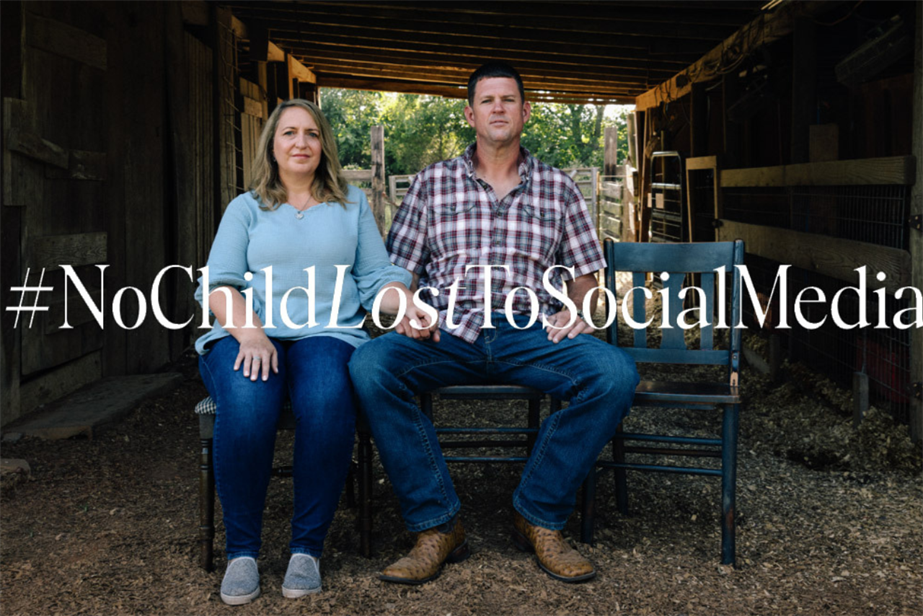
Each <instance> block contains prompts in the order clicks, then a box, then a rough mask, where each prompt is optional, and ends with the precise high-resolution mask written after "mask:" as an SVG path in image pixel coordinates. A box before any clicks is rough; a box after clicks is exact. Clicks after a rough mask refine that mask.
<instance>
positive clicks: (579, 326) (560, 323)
mask: <svg viewBox="0 0 923 616" xmlns="http://www.w3.org/2000/svg"><path fill="white" fill-rule="evenodd" d="M571 319H574V322H573V323H572V324H571V325H570V326H569V327H565V326H566V325H567V323H568V322H569V321H570V320H571ZM548 323H549V326H548V327H547V328H546V329H547V330H548V339H549V340H551V341H552V342H554V343H555V344H557V343H558V342H561V341H562V340H564V337H565V336H566V337H568V338H576V337H577V336H579V335H580V334H592V333H593V332H594V331H595V330H594V329H593V328H592V327H590V326H589V325H587V322H586V321H584V320H583V317H581V316H580V315H579V314H574V313H572V312H570V311H568V310H562V311H561V312H556V313H555V314H553V315H551V316H550V317H548ZM552 325H553V326H554V327H560V328H561V329H554V327H551V326H552Z"/></svg>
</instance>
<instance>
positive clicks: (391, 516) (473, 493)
mask: <svg viewBox="0 0 923 616" xmlns="http://www.w3.org/2000/svg"><path fill="white" fill-rule="evenodd" d="M752 343H753V344H754V345H756V346H758V341H752ZM177 368H178V369H180V370H182V371H183V372H184V374H185V375H186V376H187V377H188V378H187V380H186V382H185V383H184V384H183V385H182V386H181V387H180V388H179V389H178V390H176V391H174V392H172V393H170V394H168V395H164V396H162V397H160V398H157V399H152V400H148V401H146V402H144V403H142V404H141V405H139V407H138V408H137V409H136V410H135V411H134V412H133V413H132V414H131V415H130V416H129V417H128V418H127V419H125V420H123V421H121V422H119V423H118V424H117V425H115V426H113V427H112V428H110V429H109V430H107V431H105V432H102V433H101V434H98V435H97V436H96V437H95V438H94V439H93V440H86V439H72V440H67V441H42V440H38V439H33V438H23V439H21V440H19V441H18V442H16V443H6V442H5V443H3V457H4V458H22V459H25V460H27V461H28V463H29V464H30V465H31V469H32V472H31V474H30V475H29V476H28V478H23V477H22V476H7V477H4V479H3V490H2V515H0V521H2V527H0V533H2V535H0V538H2V548H0V549H2V552H0V564H2V566H0V583H2V587H0V588H2V590H0V608H2V613H3V614H5V615H10V616H12V615H17V614H23V615H51V614H67V615H70V614H176V615H179V614H190V615H191V614H230V613H238V614H306V613H310V614H315V613H317V614H320V613H324V614H326V613H331V614H439V615H447V614H451V615H453V616H461V615H465V614H577V613H579V614H619V613H625V614H708V615H712V614H848V615H856V614H874V615H876V616H878V615H884V614H913V615H918V614H921V613H923V596H921V587H923V507H921V504H923V498H921V497H923V490H921V488H923V484H921V475H920V452H919V451H918V449H917V448H914V447H913V446H912V445H911V444H910V441H909V440H908V438H907V431H906V428H905V427H901V426H895V425H893V424H892V423H891V420H890V417H889V416H888V415H887V413H884V412H880V411H873V412H872V413H870V417H869V419H868V420H867V421H866V422H865V424H863V427H862V429H861V430H859V431H855V430H853V429H852V428H851V425H850V421H851V419H850V415H849V403H848V400H849V395H848V392H845V391H843V390H841V389H839V388H837V387H835V386H833V385H832V384H830V383H829V382H827V381H824V380H822V379H821V380H820V381H818V379H817V377H816V376H814V375H811V374H810V373H808V372H807V371H806V370H804V369H803V368H801V367H799V366H786V372H785V374H786V378H785V381H784V384H782V385H773V384H772V383H770V382H769V381H768V379H767V378H765V377H762V376H760V375H758V374H757V373H755V372H754V371H746V372H745V373H744V375H743V380H742V384H743V392H744V395H745V400H746V401H745V404H744V407H743V412H742V415H741V443H740V450H739V451H740V460H739V471H738V476H739V480H738V503H737V504H738V547H737V555H738V567H737V568H736V569H734V568H730V567H725V566H721V565H720V564H719V545H720V528H719V521H718V520H719V486H718V481H717V480H715V479H711V478H703V477H676V476H671V475H664V474H642V473H634V474H631V475H629V488H630V490H631V509H632V514H631V515H629V516H627V517H624V516H621V515H619V514H618V513H617V511H616V508H615V503H614V497H613V486H612V482H611V480H610V478H609V476H608V475H607V476H605V477H602V478H601V481H600V486H599V497H598V498H599V500H598V501H597V503H598V511H599V514H598V522H597V543H596V545H595V546H593V547H589V546H585V545H582V544H579V543H578V544H576V545H577V546H578V547H579V549H580V550H581V551H582V552H583V553H584V554H585V555H587V556H588V557H589V558H591V559H592V560H593V561H594V562H595V563H596V565H597V569H598V571H599V575H598V577H597V578H596V580H594V581H592V582H589V583H585V584H580V585H566V584H561V583H558V582H555V581H552V580H550V579H549V578H548V577H547V576H545V575H544V574H543V573H542V572H541V571H540V570H539V569H538V568H537V566H536V565H535V563H534V561H533V560H532V557H531V556H529V555H526V554H523V553H520V552H518V551H517V550H516V549H515V547H514V546H513V544H512V543H511V541H510V540H509V530H510V527H511V516H512V508H511V505H510V496H511V494H512V492H513V490H514V489H515V486H516V482H517V477H518V473H519V471H520V468H519V467H518V466H517V467H513V466H509V465H507V466H500V465H492V466H485V465H480V464H465V465H455V466H453V467H452V469H453V475H454V477H455V480H456V487H457V490H458V493H459V495H460V497H461V498H462V502H463V510H462V520H463V521H464V524H465V526H466V529H467V531H468V535H469V540H470V542H471V545H472V549H473V555H472V558H471V559H469V560H468V561H466V562H464V563H461V564H457V565H449V566H448V567H447V568H446V569H445V572H444V574H443V575H442V577H440V578H439V579H438V580H436V581H434V582H431V583H429V584H426V585H424V586H422V587H416V588H409V587H404V586H398V585H391V584H385V583H383V582H380V581H379V580H378V579H377V572H378V571H379V569H380V568H381V567H383V566H384V565H385V564H386V563H388V562H390V561H391V560H393V559H396V558H397V557H399V556H400V555H402V554H403V553H404V552H405V551H407V550H408V549H409V548H410V546H411V545H412V537H411V536H410V535H409V534H408V533H407V532H405V531H404V530H403V527H402V525H401V522H400V517H399V513H398V510H397V502H396V500H395V499H394V497H393V496H392V494H391V488H390V484H389V483H388V481H387V479H386V478H385V475H384V473H383V472H382V470H381V468H380V467H379V466H376V479H375V493H374V500H375V537H374V555H373V557H372V559H370V560H368V559H365V558H363V557H362V556H360V555H359V553H358V538H357V534H356V532H355V511H354V510H350V509H347V508H346V507H345V499H344V503H343V504H342V506H341V508H340V510H339V511H338V513H337V515H336V519H335V521H334V523H333V526H332V529H331V531H330V535H329V537H328V541H327V551H326V552H325V555H324V558H323V560H322V573H323V576H324V592H322V593H320V594H318V595H315V596H310V597H306V598H304V599H299V600H289V599H284V598H283V597H282V594H281V592H280V587H281V583H282V576H283V574H284V571H285V566H286V563H287V554H286V547H287V542H288V533H289V523H288V517H289V516H290V513H291V496H290V490H291V488H290V485H291V484H290V481H289V480H286V479H274V480H273V483H272V485H271V488H270V495H269V501H268V506H267V511H266V516H265V521H264V553H263V556H262V558H261V562H260V568H261V571H262V589H263V595H262V596H261V597H260V598H259V599H257V600H256V601H255V602H254V603H252V604H250V605H248V606H245V607H240V608H231V607H228V606H225V605H224V604H223V603H221V601H220V599H219V597H218V587H219V585H220V582H221V575H222V573H223V567H222V566H219V568H218V570H217V571H215V572H213V573H206V572H205V571H203V570H201V569H200V568H199V567H198V564H197V553H198V552H197V543H196V539H197V504H196V503H197V472H198V459H197V456H198V438H197V436H198V435H197V424H196V421H195V418H194V416H193V413H192V408H193V406H194V405H195V403H196V402H197V401H198V400H199V399H200V398H202V397H203V396H204V395H205V389H204V387H203V386H202V384H201V381H199V380H198V378H197V374H196V369H195V364H194V358H193V357H190V356H187V357H185V358H184V360H183V361H182V362H180V364H179V365H178V366H177ZM437 412H445V411H439V410H437ZM451 412H452V415H453V416H458V415H459V414H464V415H472V414H475V413H476V414H478V416H479V417H482V418H485V419H486V420H487V421H495V422H506V421H509V417H510V416H511V415H513V414H514V413H512V412H511V408H510V407H508V406H503V405H500V406H498V405H497V404H496V403H494V404H492V405H487V406H484V407H483V408H478V407H475V406H463V405H459V404H458V403H456V406H453V407H452V411H451ZM652 415H653V414H652V413H648V412H645V409H635V411H633V413H632V417H631V418H630V419H629V421H630V422H632V423H631V424H629V426H628V427H629V428H630V429H632V430H635V429H638V430H641V429H644V426H645V424H646V423H648V422H650V421H652V419H651V416H652ZM520 416H522V414H520ZM661 417H662V418H661V419H659V420H658V425H659V426H661V427H663V426H667V428H668V429H682V428H688V427H690V426H691V425H692V421H693V420H694V419H696V418H695V417H694V416H693V414H692V412H691V411H671V412H668V413H667V414H666V416H665V417H663V416H662V415H661ZM710 420H711V421H710V423H711V426H712V427H715V426H717V425H718V421H717V420H718V418H717V417H713V418H710ZM447 421H448V420H447ZM458 423H461V421H458ZM290 451H291V443H290V441H289V440H287V438H280V442H279V444H278V446H277V456H278V457H279V459H284V458H285V457H286V456H287V455H290ZM219 520H220V512H219ZM578 523H579V515H577V514H575V515H574V516H572V519H571V522H570V525H569V527H568V529H567V531H566V532H567V534H568V535H569V537H571V539H572V540H576V538H577V537H578V535H579V531H578ZM223 540H224V536H223V529H222V526H221V524H220V522H219V524H218V537H217V538H216V558H217V561H218V563H219V565H220V564H221V563H222V558H223Z"/></svg>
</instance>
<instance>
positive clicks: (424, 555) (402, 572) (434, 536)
mask: <svg viewBox="0 0 923 616" xmlns="http://www.w3.org/2000/svg"><path fill="white" fill-rule="evenodd" d="M469 556H471V550H470V549H469V548H468V541H467V540H466V539H465V529H464V528H462V525H461V521H459V520H456V521H455V528H453V529H452V530H451V531H450V532H448V533H440V532H439V531H438V530H437V529H435V528H428V529H426V530H424V531H423V532H422V533H420V534H419V535H417V544H416V545H415V546H413V549H412V550H410V554H408V555H407V556H405V557H404V558H402V559H400V560H399V561H397V562H396V563H394V564H392V565H388V566H387V567H385V569H384V570H383V571H382V572H381V575H379V576H378V578H379V579H380V580H383V581H385V582H396V583H398V584H414V585H416V584H423V583H424V582H429V581H430V580H435V579H436V578H437V577H439V574H440V573H442V566H443V565H444V564H445V563H460V562H461V561H463V560H465V559H466V558H468V557H469Z"/></svg>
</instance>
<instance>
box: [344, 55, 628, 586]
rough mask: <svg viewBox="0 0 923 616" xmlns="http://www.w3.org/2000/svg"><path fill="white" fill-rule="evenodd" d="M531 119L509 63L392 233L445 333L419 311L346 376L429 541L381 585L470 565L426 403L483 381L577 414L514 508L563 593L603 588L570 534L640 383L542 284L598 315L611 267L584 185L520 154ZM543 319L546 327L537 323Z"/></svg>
mask: <svg viewBox="0 0 923 616" xmlns="http://www.w3.org/2000/svg"><path fill="white" fill-rule="evenodd" d="M530 112H531V107H530V105H529V103H528V102H526V101H525V99H524V92H523V85H522V79H521V78H520V76H519V74H518V73H517V72H516V71H515V69H513V68H512V67H510V66H509V65H506V64H503V63H489V64H486V65H484V66H482V67H480V68H479V69H477V70H476V71H475V72H474V73H473V74H472V75H471V78H470V80H469V82H468V106H467V107H465V117H466V119H467V120H468V123H469V124H470V125H471V126H472V127H473V128H474V129H475V132H476V134H477V141H476V143H475V144H474V145H472V146H470V147H469V148H468V149H467V151H466V152H465V154H464V155H463V156H460V157H458V158H455V159H452V160H448V161H443V162H440V163H436V164H434V165H431V166H430V167H428V168H426V169H424V170H423V171H421V172H420V173H419V174H418V175H417V176H416V179H415V180H414V182H413V185H412V186H411V188H410V190H409V192H408V193H407V196H406V197H404V201H403V203H402V205H401V207H400V208H399V210H398V212H397V215H396V216H395V219H394V222H393V224H392V226H391V232H390V235H389V237H388V250H389V252H390V253H391V258H392V261H393V262H394V263H395V264H396V265H399V266H402V267H405V268H407V269H408V270H410V272H411V273H412V274H413V275H414V279H415V281H416V282H418V284H419V286H420V287H421V288H425V287H428V288H430V289H431V290H430V291H429V292H428V301H429V303H430V304H431V305H432V306H433V307H434V308H436V309H437V310H438V311H439V320H438V322H433V323H430V324H429V325H430V326H429V327H427V328H423V327H421V326H422V325H424V324H425V323H420V321H425V319H423V318H422V317H423V312H422V311H415V310H413V309H412V310H411V311H410V315H411V316H415V317H416V319H415V320H414V323H413V325H412V324H411V319H410V318H405V319H404V320H403V321H402V322H401V323H400V324H399V325H398V327H397V328H396V332H393V333H389V334H386V335H384V336H381V337H379V338H377V339H375V340H372V341H371V342H369V343H367V344H365V345H363V346H362V347H360V348H359V349H358V350H357V351H356V353H355V354H354V355H353V358H352V360H351V361H350V374H351V376H352V379H353V382H354V384H355V387H356V391H357V394H358V395H359V397H360V400H361V402H362V406H363V409H364V412H365V413H366V416H367V417H368V421H369V425H370V427H371V430H372V435H373V436H374V438H375V443H376V445H377V447H378V451H379V453H380V456H381V461H382V464H383V465H384V467H385V470H386V471H387V473H388V476H389V477H390V479H391V484H392V485H393V487H394V490H395V492H396V494H397V496H398V499H399V500H400V505H401V513H402V515H403V517H404V521H405V524H406V525H407V528H408V529H409V530H410V531H411V532H416V533H419V534H418V536H417V542H416V545H415V547H414V548H413V549H412V550H411V552H410V553H409V554H408V555H407V556H406V557H404V558H402V559H401V560H399V561H398V562H396V563H394V564H392V565H390V566H388V567H386V568H385V569H384V571H383V572H382V574H381V576H380V577H381V579H382V580H385V581H389V582H398V583H404V584H421V583H423V582H426V581H429V580H432V579H434V578H436V577H437V576H438V575H439V573H440V572H441V569H442V566H443V565H444V563H446V562H450V563H451V562H460V561H462V560H464V559H465V558H467V557H468V555H469V550H468V543H467V541H466V539H465V532H464V530H463V529H462V525H461V521H460V520H459V516H458V512H459V509H460V506H461V505H460V503H459V500H458V497H457V496H456V494H455V490H454V488H453V486H452V480H451V478H450V477H449V473H448V470H447V468H446V463H445V460H444V459H443V457H442V453H441V451H440V449H439V443H438V441H437V439H436V434H435V431H434V428H433V425H432V423H431V422H430V421H429V420H428V419H427V418H426V417H425V416H424V415H423V413H422V412H421V411H420V409H419V407H418V406H417V404H416V402H415V399H414V396H415V395H416V394H419V393H420V392H426V391H430V390H433V389H436V388H438V387H443V386H447V385H458V384H467V383H485V382H492V383H514V384H519V385H527V386H529V387H534V388H536V389H540V390H542V391H544V392H546V393H548V394H550V395H551V396H553V397H555V398H558V399H561V400H568V401H569V402H570V403H569V405H568V406H567V408H565V409H563V410H561V411H559V412H557V413H555V414H554V415H552V416H551V417H549V418H548V419H546V420H545V421H544V422H543V423H542V426H541V428H540V430H539V433H538V436H537V440H536V443H535V447H534V448H533V450H532V455H531V456H530V457H529V460H528V462H527V463H526V466H525V469H524V471H523V474H522V479H521V482H520V484H519V487H518V488H517V490H516V492H515V493H514V494H513V507H514V509H515V513H514V520H513V523H514V524H513V525H514V528H513V538H514V541H515V542H516V545H517V546H518V547H520V548H521V549H523V550H528V551H534V552H535V553H536V555H537V559H538V564H539V566H540V567H541V568H542V569H543V570H544V571H545V572H546V573H548V574H549V575H550V576H551V577H553V578H555V579H558V580H561V581H564V582H578V581H583V580H588V579H590V578H592V577H594V576H595V575H596V571H595V570H594V568H593V565H592V564H591V563H590V562H589V561H587V560H586V559H585V558H583V557H582V556H581V555H580V554H579V553H578V552H577V551H576V550H574V549H573V548H572V547H571V546H570V545H568V544H567V543H566V542H565V541H564V539H563V537H562V535H561V529H562V528H564V525H565V523H566V521H567V518H568V516H569V515H570V513H571V511H572V510H573V507H574V504H575V501H576V493H577V489H578V488H579V486H580V484H581V483H582V482H583V480H584V479H585V478H586V476H587V474H588V473H589V471H590V470H591V469H592V468H593V465H594V463H595V461H596V458H597V456H598V455H599V452H600V451H601V450H602V448H603V447H604V446H605V444H606V443H607V442H608V441H609V439H610V438H611V437H612V435H613V434H614V433H615V430H616V428H617V426H618V425H619V423H620V422H621V420H622V417H623V416H624V415H625V413H626V412H627V411H628V409H629V407H630V406H631V401H632V397H633V396H634V390H635V386H636V385H637V383H638V373H637V370H636V369H635V365H634V362H633V361H632V359H631V358H630V357H629V356H628V355H627V354H626V353H624V351H622V350H620V349H618V348H616V347H614V346H612V345H608V344H606V343H604V342H602V341H601V340H599V339H597V338H595V337H593V336H592V335H586V334H592V332H593V328H592V327H591V326H590V325H589V324H588V323H587V322H586V321H585V320H584V318H583V315H581V314H580V313H579V310H575V311H574V312H575V313H576V314H572V313H571V312H570V311H568V310H567V309H562V307H563V306H564V304H563V303H562V302H561V301H558V299H556V298H555V297H554V294H553V293H552V292H551V291H550V290H549V289H548V288H547V287H548V286H549V285H547V284H544V281H543V277H544V276H545V275H546V272H547V273H548V280H549V281H551V282H552V283H554V284H553V285H552V286H553V287H554V289H562V287H563V284H562V275H564V277H565V278H568V279H569V280H567V284H566V293H567V296H566V297H567V298H569V299H570V300H572V302H573V306H575V307H580V306H584V305H586V306H588V312H590V314H592V310H593V308H595V306H596V287H597V282H596V278H595V273H596V272H597V271H598V270H599V269H601V268H603V267H604V266H605V261H604V259H603V256H602V251H601V249H600V246H599V241H598V239H597V238H596V235H595V232H594V230H593V225H592V222H591V220H590V218H589V215H588V213H587V211H586V206H585V204H584V201H583V197H582V196H581V194H580V191H579V190H578V189H577V187H576V185H575V184H574V183H573V181H572V180H571V179H570V178H569V177H567V176H566V175H565V174H564V173H562V172H561V171H559V170H557V169H554V168H553V167H550V166H548V165H546V164H544V163H542V162H540V161H538V160H536V159H535V158H533V157H532V156H531V155H530V154H529V153H528V152H527V151H526V150H525V149H523V148H522V147H521V146H520V137H521V135H522V130H523V125H524V124H525V123H526V122H527V121H528V119H529V115H530ZM555 265H558V266H563V267H559V268H554V269H552V266H555ZM488 266H493V267H488ZM563 268H572V269H570V270H569V271H566V270H564V269H563ZM488 286H489V292H487V291H488V289H487V288H486V287H488ZM517 289H518V290H517ZM588 293H589V294H590V298H589V303H588V304H584V298H585V296H586V295H587V294H588ZM558 294H559V296H560V298H562V299H564V296H563V294H562V293H561V291H558ZM532 296H534V297H532ZM533 310H540V312H541V313H542V315H543V316H542V317H539V318H533V317H534V316H535V313H534V312H533ZM507 314H509V316H507ZM543 320H544V322H545V324H546V325H547V327H543ZM511 321H512V322H511ZM440 329H441V330H442V331H440ZM401 334H403V335H401Z"/></svg>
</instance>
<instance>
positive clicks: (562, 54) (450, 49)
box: [272, 28, 687, 68]
mask: <svg viewBox="0 0 923 616" xmlns="http://www.w3.org/2000/svg"><path fill="white" fill-rule="evenodd" d="M272 37H273V40H274V41H275V42H276V43H278V44H279V45H281V46H282V47H283V48H285V49H288V48H290V47H294V46H296V45H297V44H298V43H299V42H300V41H301V40H302V38H303V33H301V32H299V31H297V30H292V31H279V30H276V29H273V32H272ZM310 40H311V42H312V43H327V44H330V45H338V46H341V47H345V48H347V49H371V50H393V49H397V50H402V51H410V52H429V53H444V54H449V55H458V56H475V57H478V58H480V59H481V61H486V60H488V59H490V58H495V57H503V58H509V59H510V61H511V62H513V61H515V60H516V58H522V57H523V56H532V57H534V54H541V56H542V57H543V58H549V59H557V60H558V61H561V62H565V63H569V64H572V65H574V66H581V65H583V64H584V63H586V64H595V65H602V66H606V65H609V64H611V63H612V62H613V61H617V60H622V61H631V62H634V63H638V64H641V65H642V66H643V65H644V64H646V63H651V62H652V58H651V56H650V53H649V52H648V50H647V49H631V48H623V47H619V48H611V49H605V48H600V47H594V46H591V45H576V44H575V45H567V46H561V47H554V46H548V45H547V44H545V43H543V42H542V41H518V40H502V39H490V38H486V37H479V36H465V37H451V39H448V38H447V39H435V40H432V39H422V40H414V39H413V38H395V37H393V36H389V35H388V34H387V33H384V32H383V33H381V34H378V35H376V34H375V33H374V32H372V31H367V30H359V31H356V30H354V29H347V28H325V29H324V30H321V31H318V32H312V33H311V34H310ZM656 63H657V64H659V65H663V66H665V67H668V68H671V67H672V68H679V67H681V66H683V65H686V63H687V60H683V59H674V58H672V57H671V56H666V57H662V58H658V59H657V60H656Z"/></svg>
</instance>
